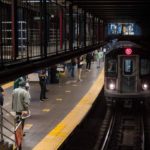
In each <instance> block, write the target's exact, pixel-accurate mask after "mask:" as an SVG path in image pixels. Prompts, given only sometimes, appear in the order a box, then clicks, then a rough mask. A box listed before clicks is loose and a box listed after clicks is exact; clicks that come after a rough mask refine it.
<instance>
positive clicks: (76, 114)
mask: <svg viewBox="0 0 150 150" xmlns="http://www.w3.org/2000/svg"><path fill="white" fill-rule="evenodd" d="M103 84H104V69H103V70H102V71H101V73H100V75H99V76H98V78H97V79H96V81H95V82H94V84H93V85H92V87H91V88H90V89H89V91H88V92H87V93H86V95H85V96H83V98H82V99H81V100H80V102H79V103H78V104H77V105H76V106H75V107H74V108H73V110H71V112H70V113H69V114H68V115H67V116H66V117H65V118H64V119H63V120H62V121H61V122H60V123H58V124H57V126H56V127H55V128H54V129H53V130H52V131H50V132H49V133H48V134H47V135H46V136H45V137H44V138H43V139H42V140H41V141H40V142H39V143H38V144H37V145H36V146H35V147H34V148H33V150H57V149H58V148H59V147H60V145H61V144H62V143H63V142H64V141H65V139H66V138H67V137H68V136H69V135H70V134H71V132H72V131H73V130H74V128H75V127H76V126H77V125H78V124H79V123H80V122H81V121H82V119H83V118H84V117H85V115H86V114H87V113H88V111H89V110H90V108H91V107H92V104H93V102H94V101H95V100H96V98H97V96H98V94H99V93H100V91H101V90H102V87H103Z"/></svg>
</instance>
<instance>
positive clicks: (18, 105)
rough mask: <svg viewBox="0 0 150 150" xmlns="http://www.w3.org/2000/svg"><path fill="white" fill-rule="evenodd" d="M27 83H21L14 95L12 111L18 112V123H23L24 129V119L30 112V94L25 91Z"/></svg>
mask: <svg viewBox="0 0 150 150" xmlns="http://www.w3.org/2000/svg"><path fill="white" fill-rule="evenodd" d="M25 85H26V82H24V81H21V82H19V87H18V88H16V89H14V90H13V93H12V110H13V111H14V112H16V123H17V124H18V123H19V122H20V121H22V129H23V128H24V123H25V119H23V118H22V116H24V115H25V114H27V113H28V112H29V104H30V94H29V92H27V91H26V89H25Z"/></svg>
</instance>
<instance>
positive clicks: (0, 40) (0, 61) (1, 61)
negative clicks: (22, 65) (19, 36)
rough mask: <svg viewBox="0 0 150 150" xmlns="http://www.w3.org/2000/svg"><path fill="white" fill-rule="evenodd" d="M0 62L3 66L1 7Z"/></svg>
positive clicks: (0, 20)
mask: <svg viewBox="0 0 150 150" xmlns="http://www.w3.org/2000/svg"><path fill="white" fill-rule="evenodd" d="M0 16H1V17H0V64H1V67H2V66H3V48H2V9H0Z"/></svg>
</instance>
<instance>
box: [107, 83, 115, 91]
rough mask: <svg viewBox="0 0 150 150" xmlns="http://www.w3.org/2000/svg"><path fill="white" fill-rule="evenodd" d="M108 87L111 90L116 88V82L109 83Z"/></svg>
mask: <svg viewBox="0 0 150 150" xmlns="http://www.w3.org/2000/svg"><path fill="white" fill-rule="evenodd" d="M108 87H109V89H110V90H114V89H115V83H113V82H111V83H109V86H108Z"/></svg>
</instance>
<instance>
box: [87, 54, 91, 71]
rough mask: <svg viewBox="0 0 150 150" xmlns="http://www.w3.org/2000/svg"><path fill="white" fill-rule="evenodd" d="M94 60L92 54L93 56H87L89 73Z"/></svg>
mask: <svg viewBox="0 0 150 150" xmlns="http://www.w3.org/2000/svg"><path fill="white" fill-rule="evenodd" d="M92 59H93V56H92V54H91V53H88V54H87V55H86V69H87V70H88V71H90V69H91V61H92Z"/></svg>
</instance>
